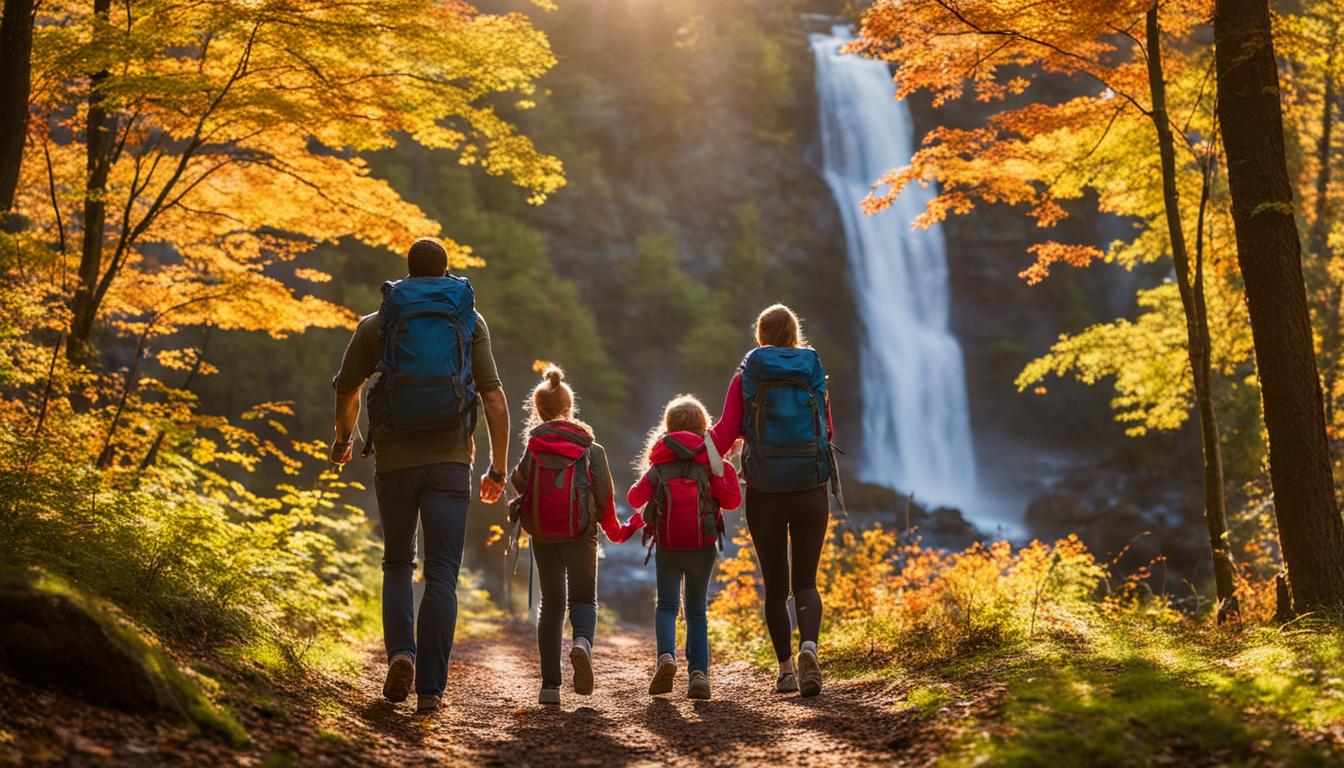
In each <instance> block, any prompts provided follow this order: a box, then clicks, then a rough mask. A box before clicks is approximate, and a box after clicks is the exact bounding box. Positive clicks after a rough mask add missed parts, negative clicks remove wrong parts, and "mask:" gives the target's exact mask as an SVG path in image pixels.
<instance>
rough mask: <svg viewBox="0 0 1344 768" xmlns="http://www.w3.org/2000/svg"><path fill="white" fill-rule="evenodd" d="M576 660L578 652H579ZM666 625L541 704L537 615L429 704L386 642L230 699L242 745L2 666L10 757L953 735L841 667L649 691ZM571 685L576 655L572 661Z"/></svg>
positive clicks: (463, 755) (466, 663) (787, 755)
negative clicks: (33, 684) (806, 686)
mask: <svg viewBox="0 0 1344 768" xmlns="http://www.w3.org/2000/svg"><path fill="white" fill-rule="evenodd" d="M565 658H566V659H567V658H568V656H567V655H566V656H565ZM653 659H654V649H653V638H652V637H651V636H645V635H644V634H642V633H633V632H629V631H611V632H606V633H602V632H601V631H599V636H598V642H597V647H596V649H595V652H594V671H595V676H596V683H597V685H596V690H595V691H594V694H593V695H592V696H578V695H576V694H574V693H573V691H572V689H570V688H568V687H566V688H565V689H563V703H562V704H561V706H559V707H554V706H552V707H543V706H541V705H538V704H537V703H536V697H537V687H538V685H539V680H540V677H539V676H540V672H539V669H538V663H537V656H536V648H535V642H534V640H533V636H532V634H531V628H530V627H529V626H527V625H522V624H507V623H505V624H500V625H499V626H498V627H497V629H496V631H494V632H491V633H486V634H483V635H479V636H473V637H469V638H465V639H462V640H461V641H460V642H459V643H458V645H457V648H456V649H455V651H454V654H453V659H452V664H451V667H450V670H449V690H448V692H447V694H446V696H445V706H444V707H443V708H442V709H441V710H440V711H439V712H438V713H436V714H434V715H432V716H417V715H416V714H415V713H414V703H413V699H414V697H412V700H411V701H408V702H406V703H403V704H398V705H393V704H389V703H387V702H385V701H383V699H382V696H381V691H382V674H383V669H384V666H383V660H382V652H381V649H380V648H376V647H370V648H368V649H367V651H366V664H365V665H364V670H363V673H362V674H361V675H360V677H359V678H357V679H354V680H338V679H334V678H329V677H325V676H320V675H312V676H307V677H304V678H302V679H297V680H295V681H292V683H291V684H290V685H291V687H290V688H289V690H271V691H269V692H268V693H270V694H273V696H257V697H254V698H253V699H249V700H239V701H234V702H230V703H231V705H232V706H233V707H234V709H235V710H236V711H237V712H238V714H239V716H240V718H241V719H242V720H243V722H244V723H245V725H246V727H247V729H248V732H249V734H250V735H251V737H252V740H253V743H252V745H251V746H250V747H248V748H247V749H244V750H231V749H228V748H227V747H224V746H222V745H219V744H217V743H215V742H213V741H211V740H209V739H208V738H206V737H201V736H195V735H193V734H190V733H187V732H186V731H184V730H183V729H181V728H180V727H178V726H174V725H169V724H165V723H162V722H158V721H156V720H155V719H154V718H152V717H148V716H136V715H128V714H123V713H115V712H109V711H106V710H102V709H99V708H97V707H93V706H90V705H88V704H85V703H83V702H80V701H78V700H77V699H72V698H70V697H67V696H64V695H63V694H59V693H52V692H40V693H34V692H33V691H32V689H29V688H26V687H25V686H22V685H21V684H19V683H17V682H15V681H13V680H12V679H8V678H0V712H2V713H3V716H2V717H0V761H7V762H11V763H23V764H29V763H42V762H48V763H66V764H76V765H184V764H192V765H200V764H215V765H257V766H259V765H262V764H263V763H265V764H267V765H285V764H286V763H289V764H293V765H387V766H393V765H395V766H405V765H450V766H451V765H464V766H465V765H471V766H478V765H510V766H518V765H571V766H585V765H671V764H678V765H685V764H688V763H690V764H705V765H716V766H718V765H760V764H789V765H835V766H840V765H844V766H850V765H863V764H892V763H900V764H906V765H925V764H929V763H931V762H933V761H934V760H936V758H937V756H938V754H939V753H940V751H941V747H942V745H943V743H944V742H945V740H946V738H947V736H948V734H947V733H946V732H944V731H943V729H942V727H941V726H939V725H938V723H937V720H936V719H929V718H925V717H924V716H921V715H919V714H917V713H916V712H915V711H914V710H912V709H910V708H909V707H907V706H906V705H905V704H904V703H903V699H904V695H903V691H902V690H901V686H900V684H897V683H887V682H845V681H835V680H828V681H827V684H826V688H825V690H824V691H823V692H822V695H821V696H819V697H816V698H812V699H803V698H800V697H799V696H798V695H797V694H790V695H780V694H776V693H775V692H774V679H773V676H772V675H770V674H769V673H768V672H762V671H758V670H753V669H751V668H749V667H747V666H746V665H745V664H743V663H741V662H714V663H713V664H712V675H711V680H712V685H713V693H714V697H713V698H712V699H711V700H709V701H691V700H689V699H687V698H685V685H686V675H685V671H684V669H683V670H681V671H680V672H679V674H678V679H677V686H676V688H674V692H673V693H672V694H670V695H667V696H661V697H651V696H649V695H648V693H647V689H648V680H649V674H650V673H651V671H652V666H653ZM566 685H568V670H566Z"/></svg>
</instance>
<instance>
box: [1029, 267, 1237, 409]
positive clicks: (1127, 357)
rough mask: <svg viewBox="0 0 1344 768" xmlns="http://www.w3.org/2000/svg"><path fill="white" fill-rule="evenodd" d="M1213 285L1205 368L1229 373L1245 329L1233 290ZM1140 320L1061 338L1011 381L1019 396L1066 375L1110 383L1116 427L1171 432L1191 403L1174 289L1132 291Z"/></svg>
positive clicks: (1182, 322)
mask: <svg viewBox="0 0 1344 768" xmlns="http://www.w3.org/2000/svg"><path fill="white" fill-rule="evenodd" d="M1220 285H1221V284H1218V283H1215V284H1212V285H1210V290H1209V291H1208V292H1207V298H1208V311H1209V325H1210V331H1211V335H1212V337H1213V367H1214V370H1215V371H1218V372H1221V373H1227V374H1230V373H1232V372H1233V371H1235V370H1236V369H1237V367H1238V366H1240V365H1241V364H1243V363H1244V362H1245V361H1246V360H1248V359H1249V357H1250V353H1251V340H1250V338H1249V330H1248V329H1249V324H1248V322H1247V320H1246V318H1245V317H1244V315H1243V313H1244V311H1245V309H1244V303H1243V302H1242V301H1241V297H1240V295H1238V294H1237V293H1236V292H1235V291H1233V290H1231V289H1229V288H1226V287H1222V288H1220ZM1138 301H1139V307H1140V310H1141V311H1140V314H1139V316H1138V318H1137V319H1135V320H1127V319H1124V318H1120V319H1117V320H1113V321H1111V322H1109V323H1102V324H1098V325H1094V326H1092V327H1090V328H1087V329H1086V330H1083V331H1081V332H1080V333H1077V334H1074V335H1072V336H1061V337H1060V340H1059V341H1058V342H1056V343H1055V344H1054V346H1052V347H1051V348H1050V351H1049V352H1048V353H1047V354H1045V355H1043V356H1041V357H1039V358H1037V359H1036V360H1033V361H1032V362H1030V363H1029V364H1028V365H1027V367H1026V368H1024V369H1023V370H1022V372H1021V373H1020V374H1018V377H1017V381H1016V384H1017V388H1018V390H1019V391H1024V390H1026V389H1028V388H1030V387H1032V386H1034V385H1036V384H1038V383H1039V382H1041V381H1042V380H1043V379H1045V378H1046V377H1048V376H1052V375H1053V376H1065V375H1072V376H1073V377H1074V378H1076V379H1077V380H1078V381H1081V382H1083V383H1085V384H1096V383H1098V382H1100V381H1102V380H1103V379H1107V378H1111V379H1113V384H1114V387H1115V392H1116V395H1115V397H1114V398H1113V399H1112V400H1111V407H1112V409H1113V410H1114V411H1115V418H1116V421H1119V422H1121V423H1124V424H1126V425H1128V426H1127V427H1126V430H1125V431H1126V433H1127V434H1129V435H1133V436H1137V435H1142V434H1144V433H1146V432H1147V431H1149V430H1171V429H1176V428H1178V427H1180V426H1181V425H1182V424H1184V423H1185V421H1186V419H1188V418H1189V415H1190V409H1191V408H1192V407H1193V403H1194V384H1193V383H1192V380H1191V377H1190V361H1189V351H1188V346H1187V337H1186V328H1185V314H1184V312H1183V310H1182V308H1181V300H1180V295H1179V292H1178V291H1177V288H1176V285H1175V284H1174V283H1167V284H1165V285H1161V286H1159V287H1157V288H1153V289H1150V290H1146V291H1140V292H1139V296H1138Z"/></svg>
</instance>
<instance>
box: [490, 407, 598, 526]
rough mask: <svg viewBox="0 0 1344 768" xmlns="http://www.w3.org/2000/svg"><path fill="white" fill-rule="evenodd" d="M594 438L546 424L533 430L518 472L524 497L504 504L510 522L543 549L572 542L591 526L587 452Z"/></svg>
mask: <svg viewBox="0 0 1344 768" xmlns="http://www.w3.org/2000/svg"><path fill="white" fill-rule="evenodd" d="M592 445H593V438H592V436H591V435H589V434H588V433H587V432H585V431H584V430H582V429H581V428H579V427H578V426H576V425H574V424H570V423H569V422H565V421H549V422H546V423H545V424H542V425H541V426H539V427H537V428H535V429H533V430H532V432H531V434H530V435H529V437H528V441H527V451H526V453H525V454H524V456H523V461H522V465H521V466H520V467H519V471H520V472H521V473H522V475H523V479H524V480H525V481H526V482H525V484H524V486H523V492H522V494H521V495H519V496H518V497H517V498H515V499H514V500H513V501H512V502H511V503H510V504H509V520H510V522H517V523H521V524H522V527H523V530H525V531H527V532H528V533H529V534H530V535H531V536H533V537H534V538H535V539H536V540H537V541H540V542H543V543H549V542H561V541H575V540H577V539H580V538H582V537H583V536H584V535H585V534H587V533H588V531H589V530H590V529H591V527H592V525H593V519H594V516H593V511H592V508H593V502H592V496H593V494H592V488H593V481H592V475H591V474H590V469H589V465H590V462H589V458H588V451H589V448H591V447H592Z"/></svg>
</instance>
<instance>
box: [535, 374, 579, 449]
mask: <svg viewBox="0 0 1344 768" xmlns="http://www.w3.org/2000/svg"><path fill="white" fill-rule="evenodd" d="M534 367H535V368H539V369H540V370H541V381H540V382H538V384H537V385H536V386H535V387H533V388H532V393H531V394H530V395H528V398H527V402H525V403H523V413H525V414H526V415H527V418H526V419H525V420H524V422H523V440H527V438H528V433H530V432H531V431H532V430H533V429H535V428H537V427H539V426H541V425H542V424H544V423H546V422H548V421H554V420H556V419H564V420H565V421H568V422H570V423H572V424H575V425H577V426H579V427H581V428H582V429H583V431H584V432H587V433H588V434H589V436H592V434H593V428H592V427H590V426H588V425H587V424H585V423H583V422H582V421H579V420H578V419H577V418H576V417H577V416H578V413H579V407H578V405H577V404H576V403H575V402H574V390H573V388H571V387H570V386H569V382H567V381H565V372H564V371H563V370H562V369H561V368H560V366H558V365H556V364H555V363H538V364H537V365H536V366H534Z"/></svg>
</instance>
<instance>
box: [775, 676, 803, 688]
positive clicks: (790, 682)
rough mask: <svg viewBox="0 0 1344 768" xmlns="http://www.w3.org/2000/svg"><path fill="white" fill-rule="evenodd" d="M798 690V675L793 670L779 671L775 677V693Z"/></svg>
mask: <svg viewBox="0 0 1344 768" xmlns="http://www.w3.org/2000/svg"><path fill="white" fill-rule="evenodd" d="M797 691H798V675H796V674H794V673H793V672H780V673H779V677H776V678H775V693H796V692H797Z"/></svg>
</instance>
